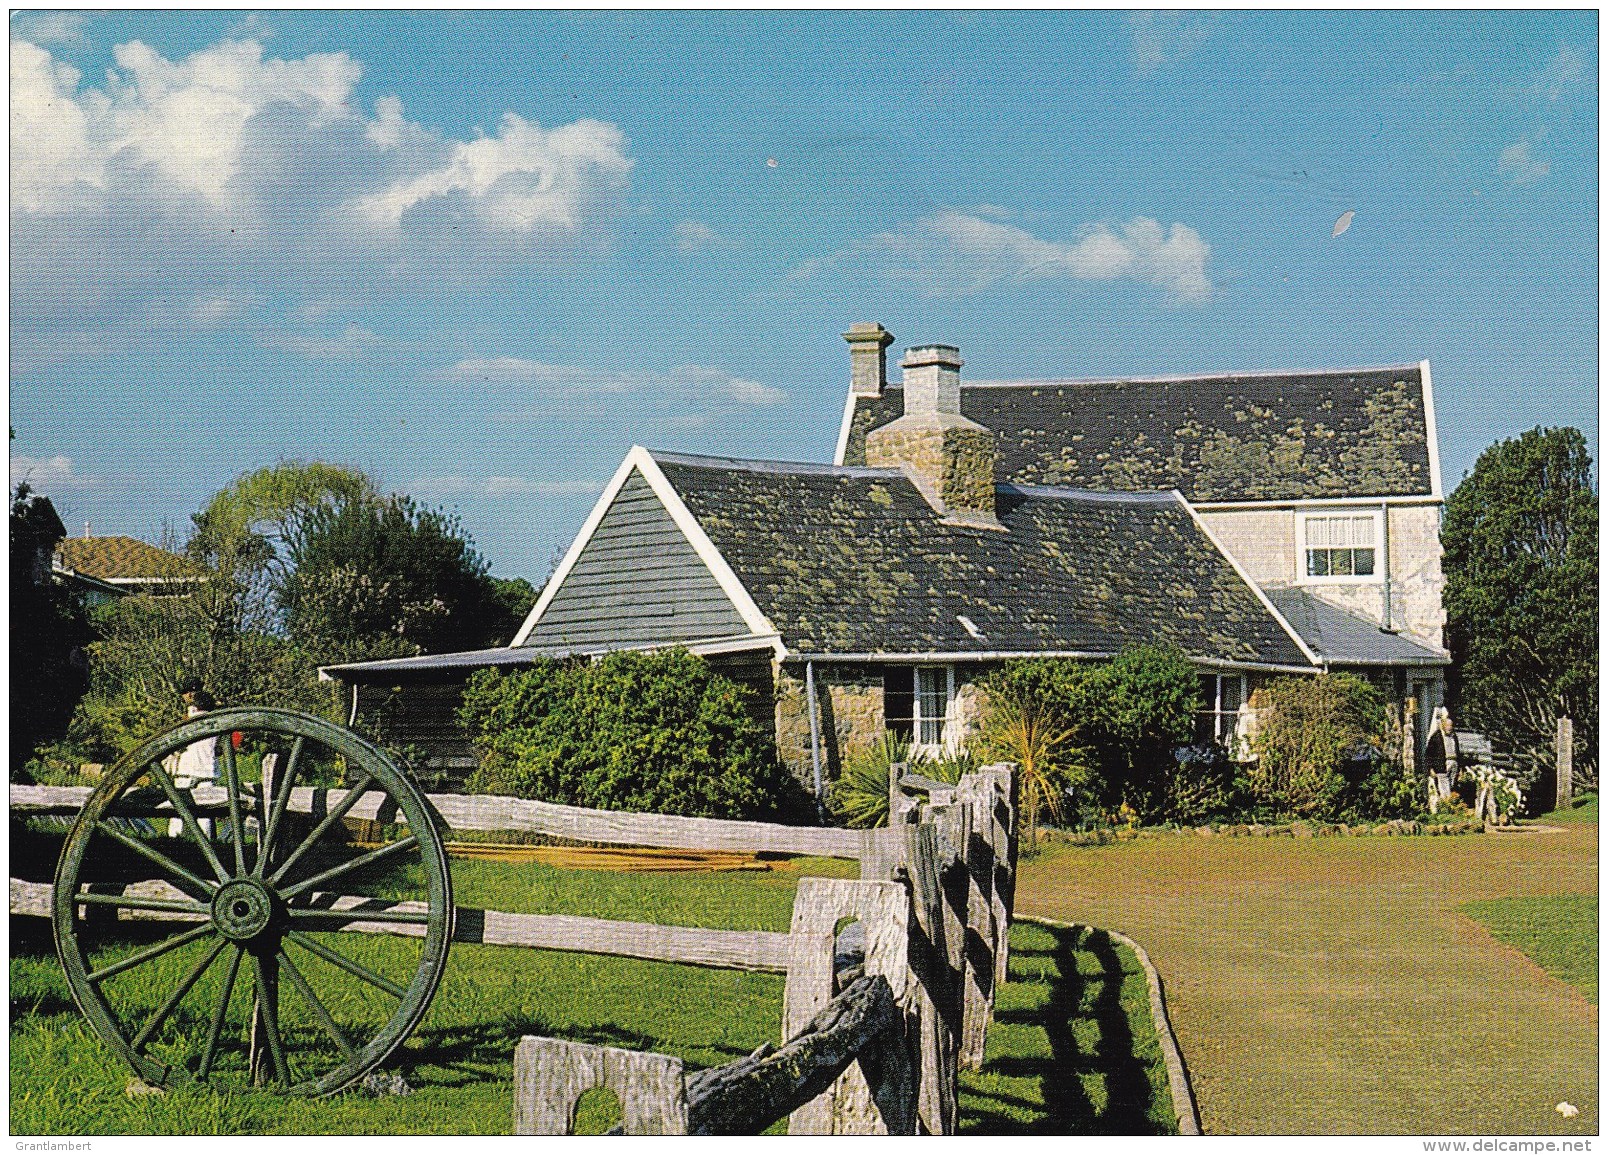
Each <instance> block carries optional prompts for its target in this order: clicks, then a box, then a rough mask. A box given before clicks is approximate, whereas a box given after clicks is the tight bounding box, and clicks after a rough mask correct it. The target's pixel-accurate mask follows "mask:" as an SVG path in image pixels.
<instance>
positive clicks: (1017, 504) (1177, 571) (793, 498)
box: [650, 453, 1312, 668]
mask: <svg viewBox="0 0 1608 1155" xmlns="http://www.w3.org/2000/svg"><path fill="white" fill-rule="evenodd" d="M650 461H651V464H652V465H653V466H654V467H655V468H656V469H657V471H658V472H659V473H660V475H661V476H662V477H663V479H664V480H665V482H667V483H668V485H669V486H670V487H671V488H673V490H674V494H675V496H676V497H677V498H679V499H680V501H681V502H682V503H684V505H685V507H686V509H687V511H688V512H689V513H690V515H691V517H692V518H693V519H695V521H696V523H697V526H698V527H699V528H700V529H701V530H702V532H703V533H704V534H706V535H707V537H708V540H709V542H710V543H711V544H712V545H713V547H714V548H715V549H716V550H717V551H718V553H719V555H720V557H721V558H722V559H724V562H725V563H726V564H727V565H729V566H730V569H731V571H732V572H733V573H734V574H735V576H736V578H737V580H738V581H740V582H741V584H742V587H743V588H744V589H745V590H746V591H747V593H748V595H749V596H751V597H752V599H753V601H754V603H755V605H756V606H757V608H758V609H759V610H760V612H761V613H762V614H763V615H764V617H765V618H766V619H767V620H768V621H769V622H770V623H772V624H773V625H774V627H775V630H776V631H777V633H779V634H780V636H781V639H782V641H783V643H784V644H785V646H786V647H787V649H788V650H790V651H792V652H793V653H795V654H803V655H817V656H850V655H854V656H864V655H889V656H894V655H922V654H943V655H950V656H955V657H957V658H958V657H964V656H966V655H977V656H978V657H979V658H982V657H985V656H989V655H1000V654H1015V653H1063V654H1064V653H1079V654H1088V655H1091V656H1094V655H1110V654H1114V653H1116V652H1118V651H1119V650H1121V649H1123V648H1124V647H1127V646H1132V645H1138V644H1142V643H1170V644H1173V645H1176V646H1178V647H1179V648H1180V649H1182V650H1183V651H1184V652H1185V653H1187V654H1189V655H1190V656H1191V657H1194V658H1197V659H1201V660H1204V661H1210V662H1225V663H1244V664H1248V665H1272V666H1283V667H1299V668H1311V666H1312V662H1311V660H1310V659H1309V658H1308V657H1307V656H1306V655H1305V654H1304V653H1303V652H1302V651H1301V649H1300V646H1299V643H1298V642H1297V641H1296V640H1295V639H1294V638H1293V637H1292V636H1291V634H1290V632H1289V631H1288V629H1287V628H1286V627H1285V626H1284V625H1283V623H1282V622H1280V621H1279V619H1278V617H1277V615H1276V614H1274V613H1273V612H1272V610H1271V608H1270V607H1269V606H1268V605H1267V604H1266V602H1264V601H1263V600H1262V599H1261V597H1260V596H1259V595H1258V593H1257V592H1256V591H1255V590H1254V589H1253V587H1251V586H1250V585H1249V584H1248V583H1247V582H1246V580H1245V579H1244V578H1243V577H1241V576H1240V574H1239V573H1238V572H1237V571H1236V570H1235V568H1234V567H1233V565H1232V564H1231V563H1230V562H1229V561H1228V559H1227V558H1225V557H1224V556H1223V554H1222V553H1221V552H1220V551H1219V550H1218V549H1217V547H1216V546H1215V545H1214V544H1213V543H1212V541H1211V539H1210V538H1209V537H1208V536H1207V535H1206V533H1205V532H1204V531H1203V530H1202V529H1201V527H1200V525H1199V524H1198V523H1197V522H1196V520H1195V518H1194V515H1193V513H1192V512H1191V511H1190V509H1189V508H1188V506H1187V505H1186V504H1185V503H1184V501H1183V500H1182V499H1181V498H1179V497H1178V496H1177V495H1176V494H1171V493H1125V494H1116V493H1097V492H1089V491H1081V490H1072V489H1054V488H1043V487H1031V486H1002V487H1000V489H999V491H998V496H999V510H998V512H999V519H1000V522H1001V523H1002V525H1003V526H1004V530H1003V531H1001V530H991V529H982V528H970V527H964V526H958V525H954V524H951V523H947V522H945V521H944V520H943V519H942V518H941V517H940V516H939V515H938V514H937V513H936V512H935V511H934V510H933V508H932V507H931V506H930V505H929V504H928V503H927V501H926V500H925V499H924V498H923V497H922V495H921V493H920V492H919V491H918V490H917V489H916V487H915V485H914V484H913V483H912V482H911V481H910V480H909V479H908V478H907V477H906V476H905V475H904V473H902V472H901V471H899V470H895V469H868V468H855V467H839V466H823V465H800V464H791V463H777V462H756V461H735V460H729V459H723V458H707V457H691V456H685V455H679V454H668V453H655V454H652V455H651V456H650ZM968 623H969V625H968Z"/></svg>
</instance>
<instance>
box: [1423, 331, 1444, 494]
mask: <svg viewBox="0 0 1608 1155" xmlns="http://www.w3.org/2000/svg"><path fill="white" fill-rule="evenodd" d="M1418 375H1419V379H1420V381H1421V382H1422V384H1423V387H1424V435H1425V436H1426V437H1428V438H1429V491H1430V492H1431V493H1433V494H1434V495H1435V497H1436V499H1437V500H1441V499H1442V498H1443V494H1444V491H1443V490H1442V489H1441V466H1440V438H1439V436H1438V435H1437V433H1436V431H1435V391H1434V389H1432V388H1431V387H1430V384H1429V359H1428V358H1427V357H1426V358H1425V359H1424V360H1422V361H1420V362H1419V363H1418Z"/></svg>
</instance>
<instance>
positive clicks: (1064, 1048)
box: [961, 926, 1161, 1135]
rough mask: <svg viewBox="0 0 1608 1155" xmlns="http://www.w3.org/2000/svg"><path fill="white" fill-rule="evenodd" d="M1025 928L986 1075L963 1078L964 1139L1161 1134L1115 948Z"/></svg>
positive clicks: (1087, 933) (1082, 936) (1091, 935)
mask: <svg viewBox="0 0 1608 1155" xmlns="http://www.w3.org/2000/svg"><path fill="white" fill-rule="evenodd" d="M1023 930H1024V931H1025V932H1026V933H1024V934H1022V935H1021V938H1022V939H1023V940H1024V941H1023V942H1022V944H1021V945H1020V946H1013V948H1012V951H1011V965H1010V972H1011V973H1010V979H1009V981H1008V982H1007V983H1006V985H1005V987H1004V989H1002V990H1001V992H1000V1000H999V1006H998V1008H997V1010H996V1012H995V1015H994V1026H993V1027H992V1028H991V1030H990V1032H989V1043H988V1053H987V1056H986V1057H985V1060H984V1063H983V1068H982V1070H981V1071H979V1072H977V1073H975V1074H963V1075H962V1076H961V1120H962V1124H961V1131H962V1133H967V1134H974V1135H990V1134H992V1135H1010V1134H1014V1135H1150V1134H1156V1133H1158V1131H1160V1130H1161V1128H1159V1127H1158V1126H1157V1124H1156V1122H1155V1120H1154V1119H1152V1118H1151V1116H1150V1112H1151V1108H1152V1106H1153V1104H1154V1092H1153V1090H1152V1087H1151V1082H1150V1074H1149V1064H1148V1062H1147V1061H1146V1059H1145V1058H1143V1057H1141V1056H1139V1055H1136V1054H1135V1053H1134V1052H1135V1039H1134V1035H1133V1030H1132V1028H1131V1026H1130V1025H1129V1022H1128V1016H1127V1013H1126V1011H1124V1009H1123V1007H1122V1004H1121V992H1122V985H1123V978H1124V971H1123V964H1122V960H1121V958H1120V957H1119V956H1118V954H1117V951H1116V948H1115V947H1114V946H1113V944H1112V942H1111V940H1110V939H1109V938H1108V937H1107V936H1106V935H1105V934H1104V933H1102V932H1099V931H1091V930H1087V929H1082V930H1063V929H1051V928H1047V927H1038V926H1031V927H1023ZM1014 937H1015V936H1013V938H1014Z"/></svg>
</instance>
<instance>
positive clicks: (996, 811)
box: [979, 762, 1017, 991]
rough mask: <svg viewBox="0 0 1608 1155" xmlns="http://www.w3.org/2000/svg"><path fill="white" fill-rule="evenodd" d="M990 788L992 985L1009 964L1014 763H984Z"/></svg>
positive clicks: (1013, 871) (1001, 982) (1000, 982)
mask: <svg viewBox="0 0 1608 1155" xmlns="http://www.w3.org/2000/svg"><path fill="white" fill-rule="evenodd" d="M979 773H981V774H982V775H984V776H985V777H986V778H987V779H988V781H989V783H990V784H991V785H992V786H993V788H994V798H993V804H992V806H991V808H990V810H989V816H990V819H991V830H990V834H989V842H990V845H991V846H992V847H993V851H994V883H993V887H992V890H991V893H992V895H993V905H994V925H995V926H996V927H998V928H999V934H998V936H997V938H996V940H995V942H994V989H995V990H996V991H997V990H999V988H1000V987H1001V986H1002V985H1004V982H1005V979H1006V976H1007V973H1008V971H1009V966H1010V949H1011V941H1010V926H1011V914H1012V912H1013V911H1014V910H1015V908H1016V851H1017V843H1016V819H1017V813H1016V767H1015V766H1013V765H1012V764H1010V763H1009V762H1002V763H998V764H996V765H993V766H985V767H983V769H982V770H981V771H980V772H979Z"/></svg>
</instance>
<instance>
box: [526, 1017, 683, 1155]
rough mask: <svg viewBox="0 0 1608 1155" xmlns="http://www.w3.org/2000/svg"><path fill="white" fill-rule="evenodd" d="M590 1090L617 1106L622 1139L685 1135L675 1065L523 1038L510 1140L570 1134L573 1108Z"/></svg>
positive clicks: (664, 1058)
mask: <svg viewBox="0 0 1608 1155" xmlns="http://www.w3.org/2000/svg"><path fill="white" fill-rule="evenodd" d="M593 1087H606V1088H608V1089H609V1090H610V1091H613V1092H614V1094H615V1096H616V1097H617V1098H618V1099H619V1100H620V1124H621V1130H622V1131H624V1132H625V1134H627V1135H685V1134H686V1133H687V1092H686V1080H685V1079H684V1078H683V1075H682V1071H681V1060H680V1059H677V1058H673V1057H672V1056H670V1055H655V1054H652V1053H650V1052H646V1051H622V1050H620V1049H619V1048H618V1047H599V1046H594V1045H593V1044H591V1043H572V1042H569V1041H568V1040H565V1039H546V1038H539V1037H537V1036H535V1035H527V1036H525V1037H524V1038H522V1039H520V1040H519V1046H518V1048H516V1049H515V1051H514V1134H515V1135H568V1134H571V1133H572V1131H573V1130H574V1127H575V1104H576V1103H577V1102H578V1101H579V1100H580V1097H581V1096H582V1095H583V1094H585V1093H586V1092H587V1091H590V1090H591V1089H592V1088H593Z"/></svg>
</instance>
